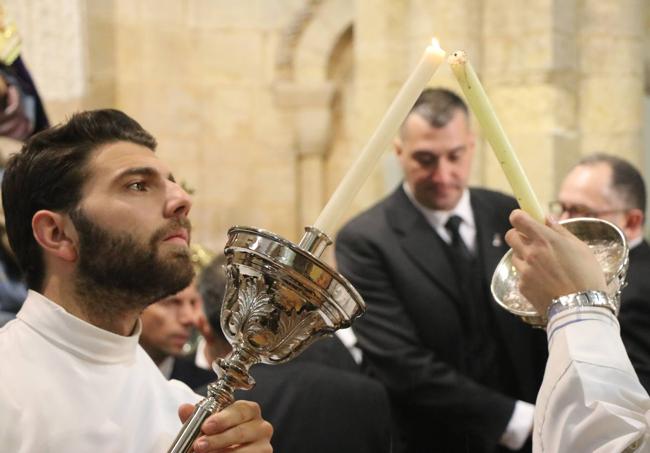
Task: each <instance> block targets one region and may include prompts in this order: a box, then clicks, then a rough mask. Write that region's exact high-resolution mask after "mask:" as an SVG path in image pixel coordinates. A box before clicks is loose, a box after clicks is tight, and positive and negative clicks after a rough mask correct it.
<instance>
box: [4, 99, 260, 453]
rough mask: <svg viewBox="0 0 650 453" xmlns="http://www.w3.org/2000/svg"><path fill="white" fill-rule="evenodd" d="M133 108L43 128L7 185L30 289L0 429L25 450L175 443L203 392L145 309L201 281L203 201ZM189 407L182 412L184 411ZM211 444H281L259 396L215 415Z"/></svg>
mask: <svg viewBox="0 0 650 453" xmlns="http://www.w3.org/2000/svg"><path fill="white" fill-rule="evenodd" d="M155 147H156V142H155V139H154V138H153V137H152V136H151V135H150V134H149V133H147V132H146V131H145V130H144V129H142V127H141V126H140V125H139V124H138V123H137V122H135V121H134V120H133V119H131V118H129V117H128V116H127V115H125V114H124V113H122V112H119V111H116V110H97V111H90V112H85V113H80V114H76V115H74V116H73V117H72V118H71V119H70V120H69V121H68V122H67V123H66V124H63V125H59V126H57V127H54V128H52V129H48V130H46V131H44V132H41V133H39V134H37V135H35V136H34V137H33V138H32V139H30V140H29V141H28V142H27V143H26V144H25V146H24V147H23V149H22V150H21V152H20V153H19V154H16V155H14V156H13V157H12V158H11V159H10V161H9V163H8V165H7V169H6V173H5V177H4V180H3V184H2V196H3V203H4V207H5V212H6V223H7V231H8V235H9V240H10V243H11V246H12V248H13V250H14V251H15V253H16V257H17V259H18V261H19V263H20V265H21V267H22V268H23V270H24V271H25V274H26V278H27V283H28V286H29V288H30V291H29V294H28V297H27V300H26V301H25V304H24V306H23V308H22V309H21V311H20V312H19V313H18V315H17V319H16V320H14V321H12V322H10V323H8V324H7V325H6V326H5V327H4V328H3V329H2V330H0V354H1V355H2V357H3V359H4V361H5V364H6V366H4V367H2V368H1V369H0V438H1V439H2V440H3V443H2V445H3V449H5V450H6V451H15V452H25V453H26V452H35V453H36V452H39V453H40V452H45V451H56V452H59V451H65V452H68V453H87V452H89V451H94V452H117V451H119V452H133V453H136V452H137V453H141V452H150V453H157V452H164V451H167V448H168V447H169V446H170V445H171V443H172V441H173V439H174V437H175V436H176V434H177V433H178V431H179V429H180V426H181V421H180V420H179V417H178V416H177V415H176V412H177V411H178V413H179V415H180V418H181V419H186V418H187V417H188V416H189V414H190V413H191V411H192V405H191V404H184V405H182V406H181V404H182V403H195V402H197V401H198V399H199V398H200V397H199V396H198V395H195V394H194V393H193V392H192V391H191V390H190V389H189V388H188V387H186V386H185V385H183V384H181V383H180V382H177V381H167V380H165V378H164V377H163V376H162V374H161V373H160V371H159V370H158V368H156V366H155V365H154V363H153V362H152V361H151V359H150V358H149V357H148V356H147V354H146V353H145V352H144V351H143V350H142V348H141V347H139V346H138V336H139V335H140V331H141V324H140V322H139V319H138V317H139V315H140V313H141V312H142V310H143V309H144V308H145V307H146V306H147V305H149V304H150V303H152V302H154V301H156V300H158V299H161V298H163V297H165V296H167V295H170V294H174V293H176V292H178V291H179V290H181V289H182V288H184V287H186V286H188V285H189V284H190V282H191V280H192V277H193V270H192V266H191V262H190V251H189V247H188V243H189V237H190V222H189V220H188V217H187V216H188V213H189V210H190V207H191V200H190V198H189V196H188V194H187V193H186V192H185V191H184V190H183V189H182V188H181V187H180V186H179V185H178V184H177V183H176V182H175V181H174V178H173V176H172V175H171V173H170V171H169V169H168V167H167V166H166V165H165V164H164V163H163V162H162V161H160V160H159V159H158V158H157V157H156V155H155V154H154V149H155ZM179 406H181V407H180V409H179ZM202 431H203V433H202V435H201V436H200V437H199V438H198V439H197V441H196V442H195V444H194V450H195V451H196V452H198V453H203V452H209V451H215V452H216V451H223V449H226V448H229V449H228V451H236V452H238V453H253V452H269V451H271V446H270V443H269V439H270V436H271V432H272V429H271V427H270V425H269V424H268V423H267V422H265V421H264V420H262V418H261V416H260V410H259V407H258V406H257V405H256V404H254V403H249V402H236V403H235V404H233V405H232V406H230V407H229V408H227V409H225V410H224V411H223V412H220V413H218V414H215V415H213V416H211V417H210V418H208V419H207V420H206V422H205V423H204V424H203V426H202Z"/></svg>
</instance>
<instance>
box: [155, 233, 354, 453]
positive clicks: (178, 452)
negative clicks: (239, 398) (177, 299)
mask: <svg viewBox="0 0 650 453" xmlns="http://www.w3.org/2000/svg"><path fill="white" fill-rule="evenodd" d="M331 244H332V241H331V240H330V238H329V237H327V235H326V234H324V233H322V232H321V231H319V230H318V229H316V228H314V227H306V228H305V234H304V236H303V237H302V239H301V241H300V243H299V244H298V245H295V244H293V243H292V242H290V241H288V240H286V239H283V238H281V237H280V236H277V235H275V234H273V233H271V232H268V231H265V230H260V229H258V228H252V227H245V226H235V227H232V228H231V229H230V230H229V231H228V242H227V244H226V247H225V249H224V253H225V255H226V259H227V264H226V275H227V283H226V291H225V296H224V301H223V305H222V308H221V328H222V329H223V332H224V334H225V336H226V338H227V339H228V341H229V342H230V344H231V345H232V348H233V349H232V352H231V353H230V354H228V356H226V357H225V358H223V359H219V360H217V361H215V363H214V364H213V367H214V369H215V372H216V373H217V375H218V380H217V381H216V382H214V383H212V384H210V385H209V386H208V395H207V397H206V398H205V399H203V400H202V401H201V402H199V403H198V404H197V406H196V408H195V410H194V413H193V414H192V416H191V417H190V418H189V419H188V420H187V421H186V422H185V424H184V425H183V427H182V428H181V431H180V432H179V434H178V436H177V437H176V439H175V440H174V443H173V444H172V446H171V448H170V449H169V450H168V451H169V453H189V452H191V451H192V444H193V443H194V441H195V439H196V438H197V437H198V436H199V434H200V432H201V425H202V424H203V422H204V421H205V419H206V418H207V417H208V416H210V415H211V414H213V413H215V412H218V411H220V410H222V409H224V408H225V407H227V406H229V405H230V404H232V403H233V401H234V392H235V390H237V389H244V390H247V389H250V388H252V387H253V385H255V380H254V379H253V378H252V377H251V376H250V374H249V369H250V367H251V366H252V365H254V364H256V363H266V364H276V363H283V362H286V361H289V360H291V359H292V358H294V357H296V356H297V355H298V354H300V353H301V352H302V351H303V350H305V348H307V347H308V346H309V345H310V344H311V343H313V342H314V341H316V340H317V339H319V338H321V337H323V336H327V335H331V334H332V333H334V332H335V331H336V330H337V329H340V328H345V327H349V326H350V325H351V323H352V322H353V321H354V319H356V318H357V317H359V316H360V315H361V314H363V312H364V311H365V304H364V302H363V299H362V298H361V296H360V295H359V293H357V291H356V290H355V289H354V288H353V287H352V285H351V284H350V283H349V282H348V281H347V280H346V279H345V278H344V277H343V276H342V275H341V274H339V273H338V272H336V271H335V270H334V269H332V268H331V267H330V266H328V265H327V264H325V263H324V262H323V261H321V260H320V256H321V254H322V253H323V251H324V250H325V249H326V248H327V247H328V246H329V245H331Z"/></svg>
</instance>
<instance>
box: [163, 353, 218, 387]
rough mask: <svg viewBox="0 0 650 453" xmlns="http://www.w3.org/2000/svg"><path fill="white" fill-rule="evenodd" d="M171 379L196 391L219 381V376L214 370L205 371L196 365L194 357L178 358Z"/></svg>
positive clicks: (175, 360)
mask: <svg viewBox="0 0 650 453" xmlns="http://www.w3.org/2000/svg"><path fill="white" fill-rule="evenodd" d="M169 378H170V379H178V380H179V381H181V382H184V383H186V384H187V385H188V386H189V387H190V388H192V389H194V390H195V391H196V389H198V388H202V387H203V386H206V385H207V384H209V383H210V382H213V381H216V380H217V374H216V373H215V372H214V371H212V370H204V369H203V368H199V367H198V366H196V365H195V364H194V357H193V356H192V357H177V358H176V359H174V367H173V368H172V374H171V376H170V377H169Z"/></svg>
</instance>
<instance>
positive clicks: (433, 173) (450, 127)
mask: <svg viewBox="0 0 650 453" xmlns="http://www.w3.org/2000/svg"><path fill="white" fill-rule="evenodd" d="M474 143H475V140H474V135H473V134H472V133H471V131H470V130H469V125H468V124H467V117H466V115H465V113H464V112H462V111H461V110H457V111H456V112H455V113H454V115H453V116H452V118H451V120H450V121H449V122H448V123H447V124H446V125H445V126H443V127H441V128H436V127H432V126H430V125H429V124H428V123H427V121H425V120H424V118H422V117H421V116H420V115H418V114H417V113H414V114H411V115H410V116H409V117H408V118H407V119H406V123H405V124H404V128H403V133H402V137H401V139H400V140H398V143H397V145H396V148H395V150H396V153H397V157H398V159H399V161H400V163H401V165H402V169H403V170H404V178H405V179H406V183H407V184H408V185H409V187H410V188H411V190H412V191H413V193H414V194H415V198H416V200H418V201H419V202H420V203H422V204H423V205H424V206H426V207H428V208H431V209H436V210H444V211H448V210H452V209H454V208H455V207H456V205H457V204H458V201H459V200H460V197H461V196H462V194H463V191H464V190H465V188H466V187H467V184H468V180H469V175H470V170H471V165H472V157H473V155H474Z"/></svg>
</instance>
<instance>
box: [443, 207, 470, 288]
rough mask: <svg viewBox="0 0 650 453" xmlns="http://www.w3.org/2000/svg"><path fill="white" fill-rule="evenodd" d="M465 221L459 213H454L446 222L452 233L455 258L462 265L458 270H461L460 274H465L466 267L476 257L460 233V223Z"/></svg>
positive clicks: (452, 248) (448, 229) (446, 226)
mask: <svg viewBox="0 0 650 453" xmlns="http://www.w3.org/2000/svg"><path fill="white" fill-rule="evenodd" d="M462 222H463V219H461V218H460V217H459V216H457V215H452V216H451V217H449V220H447V223H445V228H446V229H447V231H449V234H450V235H451V244H450V245H451V251H452V253H453V255H454V260H455V261H458V263H457V264H459V265H460V266H461V267H460V268H458V269H457V270H458V271H461V272H460V275H463V274H464V272H462V271H465V270H466V269H465V267H466V266H469V264H470V263H471V262H472V260H473V259H474V257H473V256H472V253H471V252H470V251H469V249H468V248H467V245H465V241H463V238H462V237H461V235H460V224H461V223H462Z"/></svg>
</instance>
